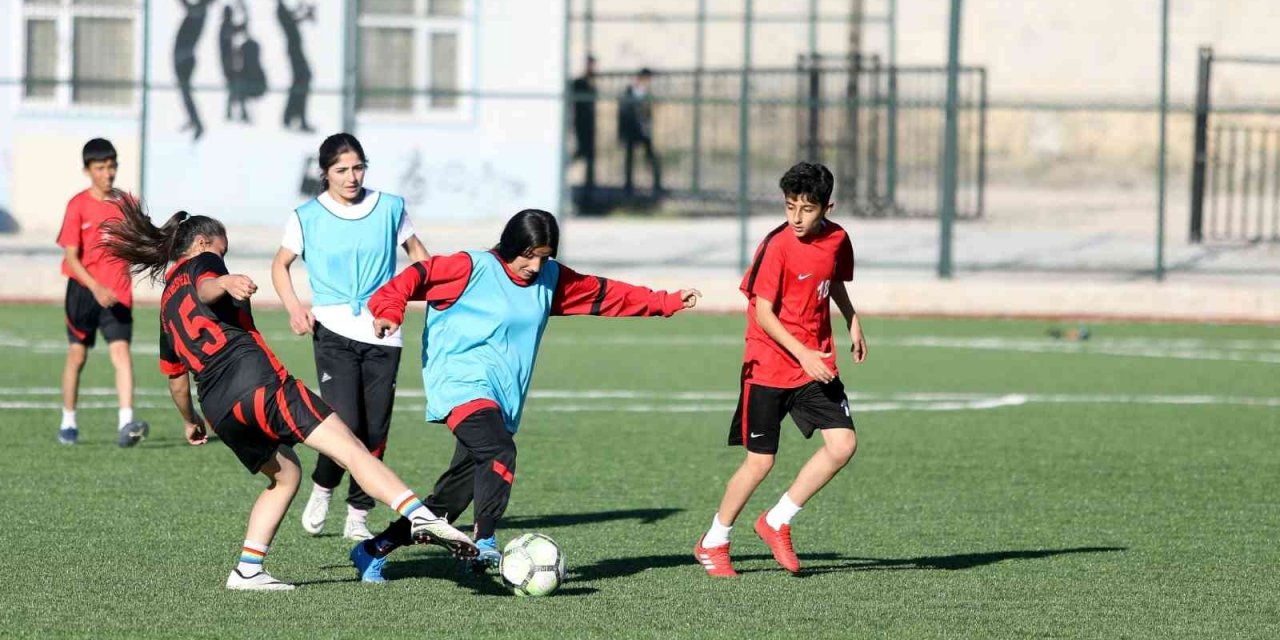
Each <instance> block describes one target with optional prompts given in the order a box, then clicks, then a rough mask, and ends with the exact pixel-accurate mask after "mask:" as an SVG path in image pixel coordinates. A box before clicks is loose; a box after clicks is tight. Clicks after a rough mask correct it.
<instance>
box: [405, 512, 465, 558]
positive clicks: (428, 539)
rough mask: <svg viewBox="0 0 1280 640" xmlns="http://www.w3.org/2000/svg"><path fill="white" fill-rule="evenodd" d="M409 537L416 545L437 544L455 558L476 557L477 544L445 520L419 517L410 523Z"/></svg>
mask: <svg viewBox="0 0 1280 640" xmlns="http://www.w3.org/2000/svg"><path fill="white" fill-rule="evenodd" d="M409 526H410V529H409V535H411V536H412V537H413V541H414V543H415V544H436V545H440V546H442V547H444V548H446V549H448V550H449V552H450V553H452V554H453V555H454V557H457V558H462V559H464V560H466V559H469V558H474V557H476V554H477V553H479V551H478V550H477V549H476V543H474V542H472V541H471V538H469V537H468V536H467V534H465V533H463V532H461V531H458V530H457V529H454V528H453V525H450V524H449V522H448V521H447V520H445V519H444V518H440V517H436V518H426V517H423V516H418V517H416V518H413V519H412V520H410V522H409Z"/></svg>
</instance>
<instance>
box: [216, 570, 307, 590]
mask: <svg viewBox="0 0 1280 640" xmlns="http://www.w3.org/2000/svg"><path fill="white" fill-rule="evenodd" d="M227 588H228V589H231V590H232V591H293V590H294V589H296V588H297V587H295V586H293V585H291V584H289V583H288V582H280V581H279V580H276V579H275V578H272V577H271V574H269V573H267V572H266V571H265V570H264V571H259V572H257V573H255V574H253V575H251V576H248V577H245V575H244V574H242V573H240V570H239V569H232V570H231V575H229V576H227Z"/></svg>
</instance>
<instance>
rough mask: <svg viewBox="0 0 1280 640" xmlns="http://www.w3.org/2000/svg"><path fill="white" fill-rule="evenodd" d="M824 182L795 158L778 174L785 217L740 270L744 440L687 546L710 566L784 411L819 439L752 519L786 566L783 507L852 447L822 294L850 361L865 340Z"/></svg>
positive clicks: (827, 475) (826, 176) (723, 571)
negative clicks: (700, 529) (840, 319)
mask: <svg viewBox="0 0 1280 640" xmlns="http://www.w3.org/2000/svg"><path fill="white" fill-rule="evenodd" d="M833 185H834V180H833V179H832V176H831V171H830V170H828V169H827V168H826V167H824V166H822V165H820V164H810V163H807V162H801V163H800V164H797V165H795V166H794V167H791V169H790V170H788V171H787V173H786V175H784V176H782V180H781V181H780V182H779V186H780V187H781V188H782V193H783V195H784V196H785V197H786V213H787V222H786V223H785V224H783V225H781V226H779V227H777V228H776V229H774V230H773V231H771V232H769V235H767V236H765V239H764V241H763V242H761V243H760V248H759V249H757V250H756V255H755V259H754V260H753V261H752V265H751V269H750V270H749V271H748V272H747V274H746V276H744V277H743V279H742V285H741V287H740V289H741V290H742V293H743V294H744V295H746V296H747V301H748V303H747V335H746V350H745V353H744V355H743V365H742V391H741V393H742V395H741V397H740V398H739V400H738V409H737V412H736V413H734V416H733V421H732V423H731V424H730V427H729V445H730V446H743V447H745V448H746V450H747V459H746V460H745V461H744V462H743V463H742V466H741V467H739V468H738V471H737V472H736V473H734V474H733V477H732V478H730V479H729V483H728V486H726V487H725V493H724V498H722V499H721V501H720V509H719V511H717V513H716V515H715V517H714V518H712V521H711V528H710V529H709V530H708V531H707V533H706V534H705V535H703V536H702V538H701V539H700V540H699V541H698V544H697V545H696V546H695V547H694V556H695V557H696V558H697V560H698V562H699V563H701V564H702V566H703V568H704V569H706V570H707V573H708V574H709V575H711V576H715V577H734V576H737V575H738V573H737V572H736V571H734V570H733V566H732V564H731V562H730V559H729V532H730V531H731V530H732V529H733V522H734V520H735V519H737V517H738V514H739V513H740V512H741V511H742V509H743V508H744V507H745V506H746V504H747V500H748V499H750V498H751V494H752V493H753V492H754V491H755V490H756V487H758V486H760V483H761V482H763V481H764V479H765V477H766V476H767V475H769V470H770V469H772V468H773V460H774V456H775V455H776V454H777V453H778V438H779V435H780V433H781V428H782V418H783V417H784V416H786V415H788V414H790V415H791V419H792V420H794V421H795V423H796V426H797V427H799V428H800V432H801V433H803V434H804V436H805V438H809V437H811V436H812V435H813V433H814V432H815V431H821V432H822V440H823V442H822V448H820V449H818V451H817V452H816V453H814V454H813V457H812V458H810V459H809V462H807V463H805V465H804V467H803V468H802V469H801V470H800V473H799V474H798V475H797V476H796V478H795V480H794V481H793V482H792V483H791V486H790V487H789V488H788V489H787V492H786V493H784V494H782V498H781V499H780V500H778V503H777V504H776V505H775V506H774V507H773V508H772V509H769V510H767V511H765V512H764V513H761V514H760V517H759V518H757V519H756V522H755V531H756V534H757V535H759V536H760V538H761V539H762V540H764V542H765V543H766V544H767V545H768V546H769V549H770V550H771V551H772V552H773V557H774V559H775V560H777V561H778V564H780V565H782V567H783V568H785V569H787V570H788V571H790V572H792V573H798V572H799V571H800V560H799V558H797V557H796V553H795V550H794V549H793V548H792V545H791V519H792V517H794V516H795V515H796V514H797V513H798V512H799V511H800V508H801V507H802V506H803V505H804V504H805V502H807V501H808V500H809V499H810V498H812V497H813V495H814V494H816V493H817V492H818V491H819V490H820V489H822V487H823V486H824V485H826V484H827V482H829V481H830V480H831V478H832V477H834V476H835V474H836V473H837V472H838V471H840V469H841V468H843V467H844V465H845V464H846V463H848V462H849V459H850V458H852V457H853V453H854V451H855V450H857V438H856V435H855V432H854V428H853V418H852V417H851V416H850V414H849V401H848V399H847V398H846V396H845V392H844V385H843V384H842V383H841V382H840V377H839V375H838V371H837V369H836V358H835V342H834V340H833V339H832V336H831V301H832V300H834V301H835V303H836V306H837V307H839V308H840V313H841V314H843V315H844V319H845V325H846V327H847V328H848V331H849V338H850V340H851V341H852V343H853V344H852V351H853V360H854V362H855V363H859V362H862V361H863V360H864V359H865V358H866V356H867V345H866V341H865V340H864V339H863V337H862V326H861V324H860V323H859V321H858V316H857V313H856V312H855V311H854V308H853V304H852V303H850V302H849V294H848V292H847V291H846V290H845V285H844V283H845V282H848V281H849V280H852V279H853V245H852V244H850V242H849V235H848V234H847V233H845V231H844V229H842V228H841V227H840V225H838V224H836V223H834V222H831V221H830V220H827V214H828V213H830V211H831V207H832V204H831V191H832V188H833Z"/></svg>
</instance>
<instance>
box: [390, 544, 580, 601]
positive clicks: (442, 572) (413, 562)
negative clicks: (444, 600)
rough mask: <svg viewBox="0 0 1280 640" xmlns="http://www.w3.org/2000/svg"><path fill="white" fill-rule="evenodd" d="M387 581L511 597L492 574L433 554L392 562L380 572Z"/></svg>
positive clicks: (565, 592) (564, 592) (569, 591)
mask: <svg viewBox="0 0 1280 640" xmlns="http://www.w3.org/2000/svg"><path fill="white" fill-rule="evenodd" d="M382 575H383V576H385V577H386V578H387V580H391V581H395V580H403V579H408V578H434V579H438V580H450V581H453V582H454V583H455V584H456V585H457V587H458V588H459V589H469V590H471V592H472V593H474V594H475V595H481V596H503V597H509V596H511V595H512V594H511V590H510V589H508V588H506V587H505V586H503V584H502V580H501V578H499V577H498V576H497V575H496V574H494V573H490V574H485V575H476V574H473V573H471V571H470V570H469V569H467V568H466V565H465V564H463V563H462V562H460V561H458V560H455V559H453V558H452V557H451V556H447V555H443V554H438V553H433V554H430V555H419V556H413V557H410V558H407V559H404V560H401V561H399V562H397V561H395V560H394V559H392V560H391V561H390V562H388V563H387V565H386V567H385V568H384V569H383V570H382ZM597 591H599V589H595V588H592V587H577V586H570V587H565V588H564V589H561V590H559V591H557V592H556V597H557V598H561V597H566V596H568V597H572V596H587V595H591V594H593V593H596V592H597Z"/></svg>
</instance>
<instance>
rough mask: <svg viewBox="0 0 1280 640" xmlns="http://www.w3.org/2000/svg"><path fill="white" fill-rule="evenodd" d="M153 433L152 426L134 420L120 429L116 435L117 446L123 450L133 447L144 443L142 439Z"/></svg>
mask: <svg viewBox="0 0 1280 640" xmlns="http://www.w3.org/2000/svg"><path fill="white" fill-rule="evenodd" d="M149 433H151V425H149V424H147V423H145V422H143V421H141V420H134V421H133V422H130V423H129V424H126V425H125V426H123V427H120V430H119V432H118V433H117V434H116V445H117V446H119V447H120V448H122V449H125V448H128V447H132V446H133V445H136V444H138V443H139V442H142V439H143V438H145V437H147V434H149Z"/></svg>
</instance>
